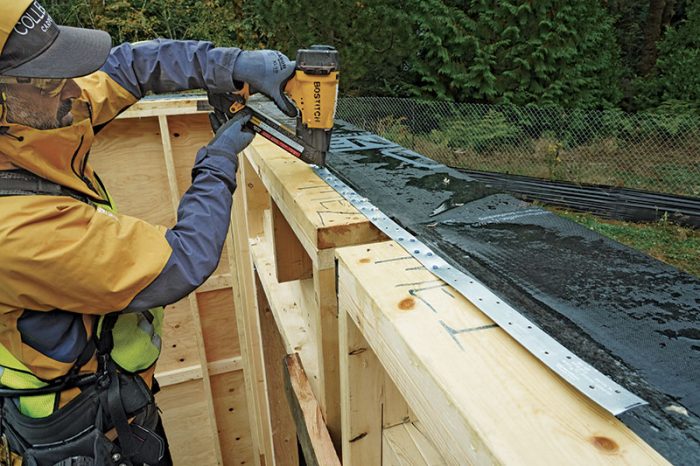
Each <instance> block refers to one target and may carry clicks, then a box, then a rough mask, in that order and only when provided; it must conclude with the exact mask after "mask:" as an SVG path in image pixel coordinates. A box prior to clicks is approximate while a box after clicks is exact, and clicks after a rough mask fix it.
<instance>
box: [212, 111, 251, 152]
mask: <svg viewBox="0 0 700 466" xmlns="http://www.w3.org/2000/svg"><path fill="white" fill-rule="evenodd" d="M250 115H251V114H250V111H249V110H248V109H244V110H241V111H240V112H238V113H236V115H235V116H234V117H233V118H231V119H230V120H229V121H228V122H226V123H224V124H221V126H220V127H219V128H218V129H217V131H216V136H214V139H212V140H211V142H210V143H209V145H208V146H207V154H209V155H214V156H225V157H228V158H230V159H232V160H234V161H236V157H237V155H238V153H239V152H241V151H242V150H243V149H245V148H246V147H248V144H250V142H251V141H252V140H253V137H254V136H255V133H254V132H253V131H252V130H250V129H248V128H245V127H244V125H245V124H246V123H248V120H250ZM219 123H223V122H221V121H220V122H219Z"/></svg>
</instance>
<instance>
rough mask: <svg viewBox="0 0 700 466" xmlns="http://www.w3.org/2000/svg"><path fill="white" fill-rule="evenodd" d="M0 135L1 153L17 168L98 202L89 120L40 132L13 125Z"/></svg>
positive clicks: (27, 127) (8, 125) (4, 125)
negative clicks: (90, 157)
mask: <svg viewBox="0 0 700 466" xmlns="http://www.w3.org/2000/svg"><path fill="white" fill-rule="evenodd" d="M0 124H1V125H2V126H3V127H7V128H8V129H7V130H6V131H5V132H4V133H3V134H0V153H2V154H3V155H5V156H6V157H7V159H8V160H9V161H10V162H11V163H12V164H14V165H16V166H18V167H20V168H24V169H25V170H28V171H30V172H32V173H34V174H36V175H39V176H41V177H43V178H46V179H48V180H50V181H53V182H55V183H58V184H60V185H62V186H65V187H67V188H71V189H73V190H75V191H78V192H80V193H82V194H85V195H87V196H90V197H92V198H95V199H100V198H101V196H100V195H99V193H98V192H97V191H96V189H95V187H94V186H95V177H94V173H93V170H92V168H91V167H90V166H89V165H88V164H87V157H88V153H89V151H90V147H91V146H92V142H93V140H94V138H95V133H94V131H93V128H92V123H91V121H90V119H89V118H83V119H81V120H80V121H77V122H75V123H73V124H72V125H70V126H67V127H64V128H57V129H48V130H38V129H35V128H31V127H29V126H24V125H18V124H13V123H6V122H2V123H0Z"/></svg>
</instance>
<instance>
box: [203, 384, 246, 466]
mask: <svg viewBox="0 0 700 466" xmlns="http://www.w3.org/2000/svg"><path fill="white" fill-rule="evenodd" d="M211 389H212V395H213V397H214V409H215V411H216V421H217V425H218V427H219V443H220V444H221V456H222V458H223V461H224V465H226V466H239V465H241V466H243V465H252V464H255V463H254V458H253V442H252V439H251V433H250V428H249V426H248V425H249V420H248V409H247V402H246V396H245V386H244V383H243V371H236V372H228V373H226V374H220V375H215V376H213V377H212V378H211Z"/></svg>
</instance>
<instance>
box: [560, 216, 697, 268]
mask: <svg viewBox="0 0 700 466" xmlns="http://www.w3.org/2000/svg"><path fill="white" fill-rule="evenodd" d="M548 209H549V210H551V211H552V212H554V213H556V214H558V215H561V216H562V217H565V218H568V219H569V220H573V221H575V222H577V223H580V224H581V225H583V226H585V227H587V228H590V229H591V230H593V231H596V232H598V233H600V234H602V235H605V236H607V237H609V238H612V239H614V240H616V241H619V242H620V243H623V244H626V245H627V246H630V247H633V248H635V249H637V250H640V251H642V252H644V253H646V254H649V255H650V256H652V257H655V258H656V259H659V260H661V261H663V262H666V263H667V264H671V265H673V266H675V267H677V268H679V269H681V270H683V271H685V272H688V273H690V274H692V275H695V276H696V277H700V230H696V229H693V228H685V227H682V226H679V225H676V224H673V223H671V222H669V221H667V220H664V219H662V220H660V221H658V222H655V223H633V222H623V221H617V220H610V219H603V218H600V217H596V216H595V215H591V214H587V213H580V212H572V211H567V210H562V209H555V208H548Z"/></svg>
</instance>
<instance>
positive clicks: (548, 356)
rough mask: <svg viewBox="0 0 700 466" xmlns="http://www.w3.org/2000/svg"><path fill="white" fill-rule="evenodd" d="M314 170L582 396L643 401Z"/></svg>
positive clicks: (615, 407)
mask: <svg viewBox="0 0 700 466" xmlns="http://www.w3.org/2000/svg"><path fill="white" fill-rule="evenodd" d="M314 170H315V171H316V173H317V174H318V175H319V176H320V177H321V178H322V179H323V180H324V181H325V182H326V183H328V184H329V185H330V186H331V187H333V189H335V190H336V191H337V192H338V193H339V194H340V195H341V196H343V197H344V198H345V199H346V200H347V201H348V202H350V204H352V205H353V206H354V207H355V208H356V209H357V210H359V211H360V212H362V213H363V214H364V215H365V216H366V217H367V218H368V219H369V220H370V221H371V222H372V223H373V224H374V225H375V226H376V227H377V228H379V229H380V230H381V231H382V232H384V233H385V234H386V235H387V236H388V237H389V238H391V239H392V240H394V241H396V242H397V243H398V244H400V245H401V246H402V247H403V248H404V249H405V250H406V251H407V252H408V253H409V254H410V255H411V256H413V257H414V258H415V259H416V260H418V262H420V263H421V264H422V265H423V266H424V267H426V268H427V269H428V270H430V271H431V272H432V273H433V274H434V275H436V276H437V277H438V278H440V279H442V280H443V281H445V282H446V283H447V284H449V285H450V286H452V287H453V288H454V289H455V290H457V291H458V292H459V293H461V294H462V295H463V296H464V297H465V298H466V299H467V300H469V301H470V302H471V303H473V304H474V305H475V306H476V307H477V308H478V309H479V310H481V311H482V312H483V313H484V314H486V315H487V316H488V317H489V318H491V320H493V321H494V322H495V323H496V324H498V326H500V327H501V328H502V329H503V330H504V331H506V332H507V333H508V334H509V335H510V336H511V337H513V338H514V339H515V340H516V341H517V342H518V343H520V344H521V345H522V346H524V347H525V348H526V349H527V350H528V351H530V352H531V353H532V354H533V355H534V356H535V357H536V358H538V359H539V360H540V361H542V362H543V363H544V364H545V365H547V367H549V368H550V369H552V370H553V371H554V372H556V373H557V374H558V375H559V376H560V377H562V378H563V379H564V380H566V381H567V382H569V383H570V384H571V385H573V386H574V387H575V388H576V389H577V390H579V391H580V392H581V393H582V394H583V395H585V396H586V397H587V398H589V399H591V400H592V401H594V402H595V403H597V404H598V405H600V406H601V407H602V408H604V409H605V410H607V411H608V412H610V413H612V414H613V415H618V414H621V413H624V412H625V411H627V410H629V409H632V408H634V407H637V406H642V405H645V404H647V403H646V402H645V401H644V400H642V399H641V398H639V397H638V396H637V395H635V394H633V393H631V392H629V391H628V390H626V389H625V388H624V387H622V386H621V385H619V384H617V383H616V382H614V381H613V380H611V379H610V378H609V377H607V376H606V375H604V374H602V373H601V372H599V371H598V370H597V369H595V368H594V367H592V366H591V365H590V364H588V363H587V362H585V361H583V360H582V359H580V358H579V357H578V356H576V355H575V354H574V353H573V352H571V351H570V350H568V349H567V348H565V347H564V346H563V345H562V344H561V343H559V342H557V341H556V340H555V339H554V338H552V337H551V336H550V335H549V334H547V333H546V332H545V331H543V330H542V329H540V328H539V327H537V326H536V325H535V324H534V323H532V322H531V321H529V320H528V319H527V318H526V317H524V316H523V315H522V314H520V313H519V312H518V311H517V310H515V309H514V308H513V307H511V306H510V305H509V304H507V303H506V302H504V301H503V300H502V299H501V298H499V297H498V296H497V295H496V294H494V293H493V291H491V290H490V289H488V288H487V287H486V286H485V285H483V284H482V283H480V282H479V281H478V280H477V279H476V278H474V277H471V276H469V275H467V274H466V273H464V272H462V271H461V270H458V269H456V268H454V267H452V266H451V265H450V264H449V263H448V262H447V261H445V260H444V259H443V258H442V257H440V256H439V255H438V254H437V253H436V252H434V251H433V250H431V249H430V248H429V247H428V246H426V245H425V244H424V243H422V242H421V241H420V240H419V239H418V238H416V237H415V236H414V235H412V234H411V233H409V232H408V231H406V230H405V229H404V228H403V227H401V226H400V225H399V224H398V223H396V222H394V221H393V220H392V219H390V218H389V217H388V216H387V215H386V214H384V213H383V212H382V211H380V210H379V209H378V208H377V207H376V206H374V205H373V204H372V203H371V202H370V201H369V200H368V199H367V198H364V197H362V196H360V195H359V194H357V193H356V192H355V191H354V190H353V189H352V188H350V187H349V186H348V185H346V184H345V183H343V182H342V181H341V180H339V179H338V178H337V177H336V176H335V175H333V174H332V173H331V172H330V171H329V170H328V169H326V168H320V167H314Z"/></svg>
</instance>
